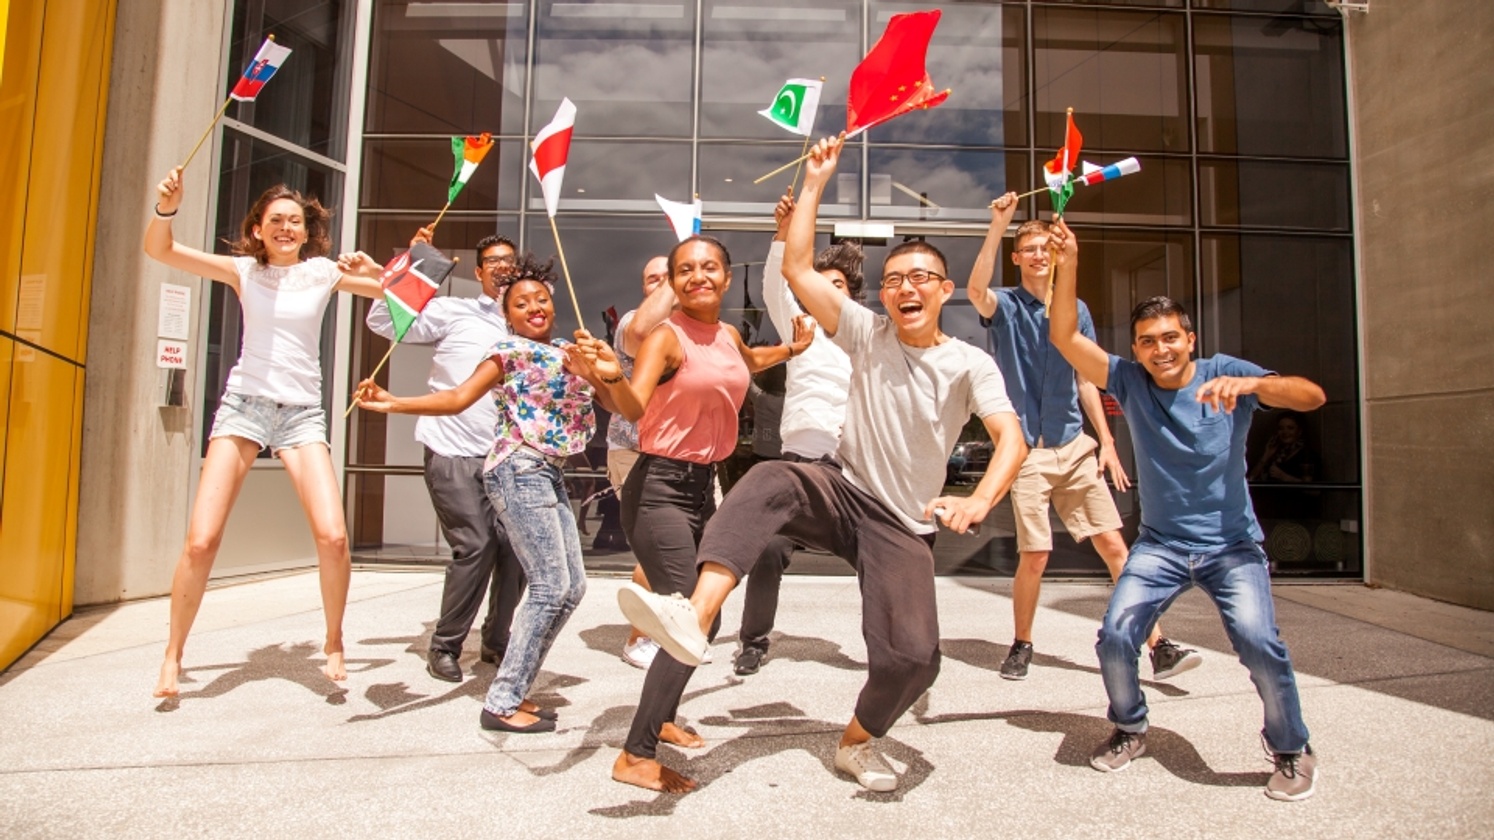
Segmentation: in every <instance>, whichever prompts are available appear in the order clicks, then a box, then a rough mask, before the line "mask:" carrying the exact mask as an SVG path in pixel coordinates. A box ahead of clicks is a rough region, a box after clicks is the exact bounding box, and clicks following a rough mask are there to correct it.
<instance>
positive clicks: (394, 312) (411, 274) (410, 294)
mask: <svg viewBox="0 0 1494 840" xmlns="http://www.w3.org/2000/svg"><path fill="white" fill-rule="evenodd" d="M455 267H456V263H455V262H453V261H452V260H450V259H448V258H447V257H446V255H445V254H443V253H441V252H440V251H438V250H436V249H435V248H434V247H433V246H431V245H428V244H426V243H424V242H416V243H415V244H414V245H413V246H412V247H411V248H410V250H408V251H406V252H404V253H403V254H400V255H399V256H397V257H395V258H394V259H393V260H391V261H390V262H389V264H388V265H387V266H385V267H384V273H383V275H382V276H380V278H379V284H380V285H381V286H382V287H383V289H384V302H385V303H387V304H388V305H389V319H390V320H391V321H393V322H394V340H395V341H396V342H399V341H402V340H403V339H404V337H405V333H406V332H409V330H410V327H411V326H412V325H413V324H414V323H415V319H416V318H419V317H420V313H421V312H422V311H424V310H425V305H426V304H427V303H430V302H431V298H433V297H435V296H436V292H437V290H439V289H440V288H441V284H442V283H444V282H445V281H446V278H447V277H448V276H449V275H450V274H451V270H452V269H453V268H455Z"/></svg>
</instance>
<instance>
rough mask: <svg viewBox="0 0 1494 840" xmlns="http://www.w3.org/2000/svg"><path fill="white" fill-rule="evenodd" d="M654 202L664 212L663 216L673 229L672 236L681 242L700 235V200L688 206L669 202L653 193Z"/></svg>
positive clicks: (677, 202)
mask: <svg viewBox="0 0 1494 840" xmlns="http://www.w3.org/2000/svg"><path fill="white" fill-rule="evenodd" d="M654 200H655V201H657V202H659V207H660V208H662V209H663V210H664V215H666V216H668V217H669V224H670V225H672V226H673V227H674V235H675V236H677V237H679V239H680V241H681V242H684V241H685V240H686V239H689V238H690V237H692V236H694V235H695V234H697V233H700V211H701V203H700V199H698V198H697V199H695V201H693V202H691V203H690V204H685V203H683V202H679V201H670V200H669V199H667V198H665V197H664V196H662V195H659V194H658V193H654Z"/></svg>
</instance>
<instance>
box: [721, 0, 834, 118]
mask: <svg viewBox="0 0 1494 840" xmlns="http://www.w3.org/2000/svg"><path fill="white" fill-rule="evenodd" d="M704 15H705V20H704V24H703V35H702V46H701V60H700V75H701V78H700V87H701V103H700V136H702V137H733V138H744V139H765V140H778V139H781V138H785V137H788V138H792V137H794V136H795V135H793V134H791V133H789V132H787V131H784V130H783V129H782V128H779V127H778V126H776V125H774V124H773V123H772V122H769V121H768V120H767V119H765V118H764V117H762V116H761V115H759V114H757V113H756V112H757V111H760V110H762V109H764V108H766V107H768V105H769V104H770V103H771V101H772V99H773V95H774V94H776V93H777V92H778V89H779V87H780V86H781V85H782V84H783V83H784V82H785V81H787V80H789V79H793V78H818V77H820V76H824V77H825V78H826V81H825V87H824V90H823V92H822V93H821V96H820V108H819V112H818V116H817V117H816V118H815V123H814V124H815V134H816V135H817V136H819V135H824V134H830V133H834V132H836V131H839V130H840V128H841V126H842V125H844V124H845V113H846V85H847V81H848V80H849V78H850V76H851V70H852V68H854V67H855V66H856V62H857V61H859V60H860V59H861V3H859V2H856V0H811V1H810V2H801V3H793V4H790V3H787V2H783V0H779V2H778V3H776V4H770V3H759V2H757V0H708V2H707V3H706V4H705V10H704Z"/></svg>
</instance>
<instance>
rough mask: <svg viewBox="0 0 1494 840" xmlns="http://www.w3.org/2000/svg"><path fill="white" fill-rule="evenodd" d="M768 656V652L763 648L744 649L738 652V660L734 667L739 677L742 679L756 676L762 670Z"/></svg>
mask: <svg viewBox="0 0 1494 840" xmlns="http://www.w3.org/2000/svg"><path fill="white" fill-rule="evenodd" d="M767 656H768V652H767V651H766V650H763V649H762V648H759V647H744V648H742V649H741V650H740V651H738V652H737V659H736V662H735V663H733V666H732V667H733V669H734V670H735V671H736V672H737V675H738V676H741V677H745V676H748V675H750V674H756V673H757V672H758V671H760V670H762V667H763V660H764V659H766V658H767Z"/></svg>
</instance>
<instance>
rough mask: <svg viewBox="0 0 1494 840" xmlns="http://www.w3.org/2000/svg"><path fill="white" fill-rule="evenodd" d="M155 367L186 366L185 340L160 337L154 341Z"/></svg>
mask: <svg viewBox="0 0 1494 840" xmlns="http://www.w3.org/2000/svg"><path fill="white" fill-rule="evenodd" d="M156 367H158V368H182V369H183V370H185V369H186V367H187V342H185V341H173V340H170V339H162V340H160V341H158V342H156Z"/></svg>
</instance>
